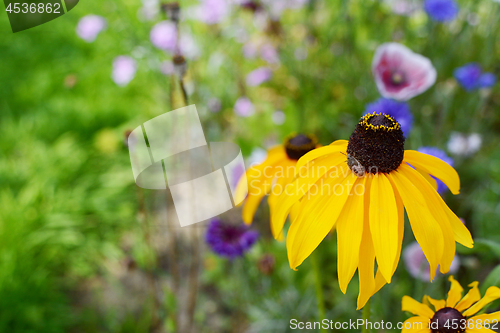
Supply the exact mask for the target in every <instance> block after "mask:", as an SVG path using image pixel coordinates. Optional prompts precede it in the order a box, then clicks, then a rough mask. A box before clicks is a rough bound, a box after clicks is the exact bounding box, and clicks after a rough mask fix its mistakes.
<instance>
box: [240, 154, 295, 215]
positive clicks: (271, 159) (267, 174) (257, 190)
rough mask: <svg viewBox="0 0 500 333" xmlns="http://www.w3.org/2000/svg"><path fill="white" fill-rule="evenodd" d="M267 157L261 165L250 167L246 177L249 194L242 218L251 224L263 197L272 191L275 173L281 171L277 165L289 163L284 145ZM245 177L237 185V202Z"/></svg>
mask: <svg viewBox="0 0 500 333" xmlns="http://www.w3.org/2000/svg"><path fill="white" fill-rule="evenodd" d="M267 156H268V157H267V159H266V160H265V161H264V162H262V163H261V164H259V165H256V166H253V167H251V168H250V169H248V171H247V173H246V176H247V177H246V178H247V182H248V196H247V199H246V201H245V203H244V205H243V212H242V218H243V221H244V222H245V223H246V224H251V223H252V220H253V217H254V215H255V211H256V210H257V207H258V206H259V203H260V202H261V201H262V198H264V196H265V195H266V194H268V193H269V192H270V191H271V188H272V183H273V179H274V178H275V174H276V172H277V171H279V168H277V166H280V165H288V164H289V159H288V157H287V156H286V153H285V149H284V148H283V146H277V147H275V148H272V149H270V150H269V151H268V155H267ZM244 178H245V177H242V178H241V179H240V182H239V183H238V185H237V187H236V200H235V201H236V202H238V200H241V196H242V195H243V194H242V191H243V189H244V185H243V184H242V183H241V182H243V181H244Z"/></svg>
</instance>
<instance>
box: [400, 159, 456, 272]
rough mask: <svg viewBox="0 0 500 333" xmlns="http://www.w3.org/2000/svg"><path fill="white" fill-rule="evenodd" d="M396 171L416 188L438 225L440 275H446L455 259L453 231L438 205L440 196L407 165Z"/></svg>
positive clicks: (440, 199)
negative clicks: (440, 241) (440, 242)
mask: <svg viewBox="0 0 500 333" xmlns="http://www.w3.org/2000/svg"><path fill="white" fill-rule="evenodd" d="M398 170H400V172H401V173H403V174H404V175H405V176H406V177H407V178H408V180H410V181H411V182H412V183H413V184H414V185H415V187H417V188H418V189H419V190H420V191H421V193H422V195H423V197H424V199H425V202H426V204H427V209H428V210H429V211H430V212H431V214H432V216H433V217H434V220H435V221H436V222H437V223H438V224H439V226H440V228H441V231H442V234H443V241H444V248H443V256H442V257H441V260H440V261H439V264H440V271H441V273H443V274H444V273H447V272H448V270H449V269H450V266H451V263H452V261H453V259H454V258H455V249H456V246H455V237H454V235H453V229H452V228H451V224H450V221H449V219H448V215H447V214H446V212H445V211H444V210H443V207H442V205H440V204H439V203H440V202H442V201H443V199H442V198H441V196H440V195H439V194H438V193H437V192H436V191H435V190H434V189H433V188H432V186H431V185H430V184H429V182H427V181H426V180H425V179H424V177H422V176H421V175H420V174H419V173H418V172H417V171H415V170H413V169H412V168H411V167H409V166H408V165H405V164H403V165H402V166H401V167H400V168H399V169H398Z"/></svg>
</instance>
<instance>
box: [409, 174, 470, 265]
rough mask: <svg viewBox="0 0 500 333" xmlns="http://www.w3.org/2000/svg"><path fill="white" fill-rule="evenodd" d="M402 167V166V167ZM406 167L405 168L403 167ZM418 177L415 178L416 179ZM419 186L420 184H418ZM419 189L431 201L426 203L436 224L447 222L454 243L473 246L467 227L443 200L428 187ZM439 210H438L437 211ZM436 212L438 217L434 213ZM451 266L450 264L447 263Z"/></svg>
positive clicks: (444, 228)
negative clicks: (451, 231) (423, 191)
mask: <svg viewBox="0 0 500 333" xmlns="http://www.w3.org/2000/svg"><path fill="white" fill-rule="evenodd" d="M402 166H403V165H402ZM405 167H406V166H405ZM418 178H419V177H417V179H418ZM420 184H421V182H420ZM419 187H421V188H422V190H425V193H426V194H425V195H424V197H426V198H427V199H431V201H428V205H429V207H430V208H432V209H433V214H434V215H435V218H436V220H437V221H438V222H442V221H445V220H448V221H449V225H450V227H451V230H453V235H454V238H455V241H457V242H459V243H460V244H462V245H464V246H466V247H469V248H471V247H472V246H473V244H474V242H473V241H472V236H471V234H470V232H469V230H468V229H467V227H466V226H465V225H464V224H463V223H462V221H460V219H459V218H458V216H456V215H455V213H453V211H452V210H451V209H450V208H449V207H448V205H446V203H445V202H444V200H443V198H442V197H441V196H440V195H439V194H438V193H437V192H436V191H433V190H431V189H430V188H429V187H428V186H424V185H419ZM439 208H440V209H439ZM441 210H442V211H444V213H445V214H446V217H444V216H443V215H442V212H441ZM436 212H437V214H438V215H436V214H435V213H436ZM441 228H442V229H443V233H446V234H448V233H449V230H450V229H449V227H448V225H447V224H443V223H441ZM445 230H447V231H445ZM450 258H451V253H449V254H448V262H449V259H450ZM451 260H453V259H451ZM449 263H450V264H451V262H449ZM441 269H442V270H441V272H443V271H444V272H447V271H448V269H445V268H444V267H443V266H442V267H441Z"/></svg>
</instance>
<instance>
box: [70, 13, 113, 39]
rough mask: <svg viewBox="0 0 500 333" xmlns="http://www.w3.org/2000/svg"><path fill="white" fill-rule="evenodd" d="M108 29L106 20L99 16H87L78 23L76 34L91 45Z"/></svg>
mask: <svg viewBox="0 0 500 333" xmlns="http://www.w3.org/2000/svg"><path fill="white" fill-rule="evenodd" d="M104 28H106V20H105V19H104V18H103V17H102V16H99V15H87V16H84V17H82V18H81V19H80V21H78V25H77V26H76V33H77V35H78V36H80V38H81V39H83V40H85V41H86V42H88V43H90V42H93V41H94V40H95V39H96V38H97V35H98V34H99V33H100V32H101V31H102V30H103V29H104Z"/></svg>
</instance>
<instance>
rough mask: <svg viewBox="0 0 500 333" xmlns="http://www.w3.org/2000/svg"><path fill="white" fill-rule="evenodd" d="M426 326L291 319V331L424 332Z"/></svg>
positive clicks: (359, 321) (361, 321)
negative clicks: (365, 330) (405, 330)
mask: <svg viewBox="0 0 500 333" xmlns="http://www.w3.org/2000/svg"><path fill="white" fill-rule="evenodd" d="M423 326H424V324H423V323H421V322H397V323H395V324H393V323H391V322H389V321H383V320H381V321H374V322H372V321H369V320H365V319H357V320H352V319H349V321H334V320H330V319H323V320H322V321H299V320H297V319H290V329H292V330H313V329H325V330H327V329H330V330H333V329H335V330H349V329H350V330H358V331H359V330H361V329H362V328H366V329H370V330H390V329H398V330H401V329H403V328H404V329H407V330H422V329H423V328H424V327H423Z"/></svg>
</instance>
